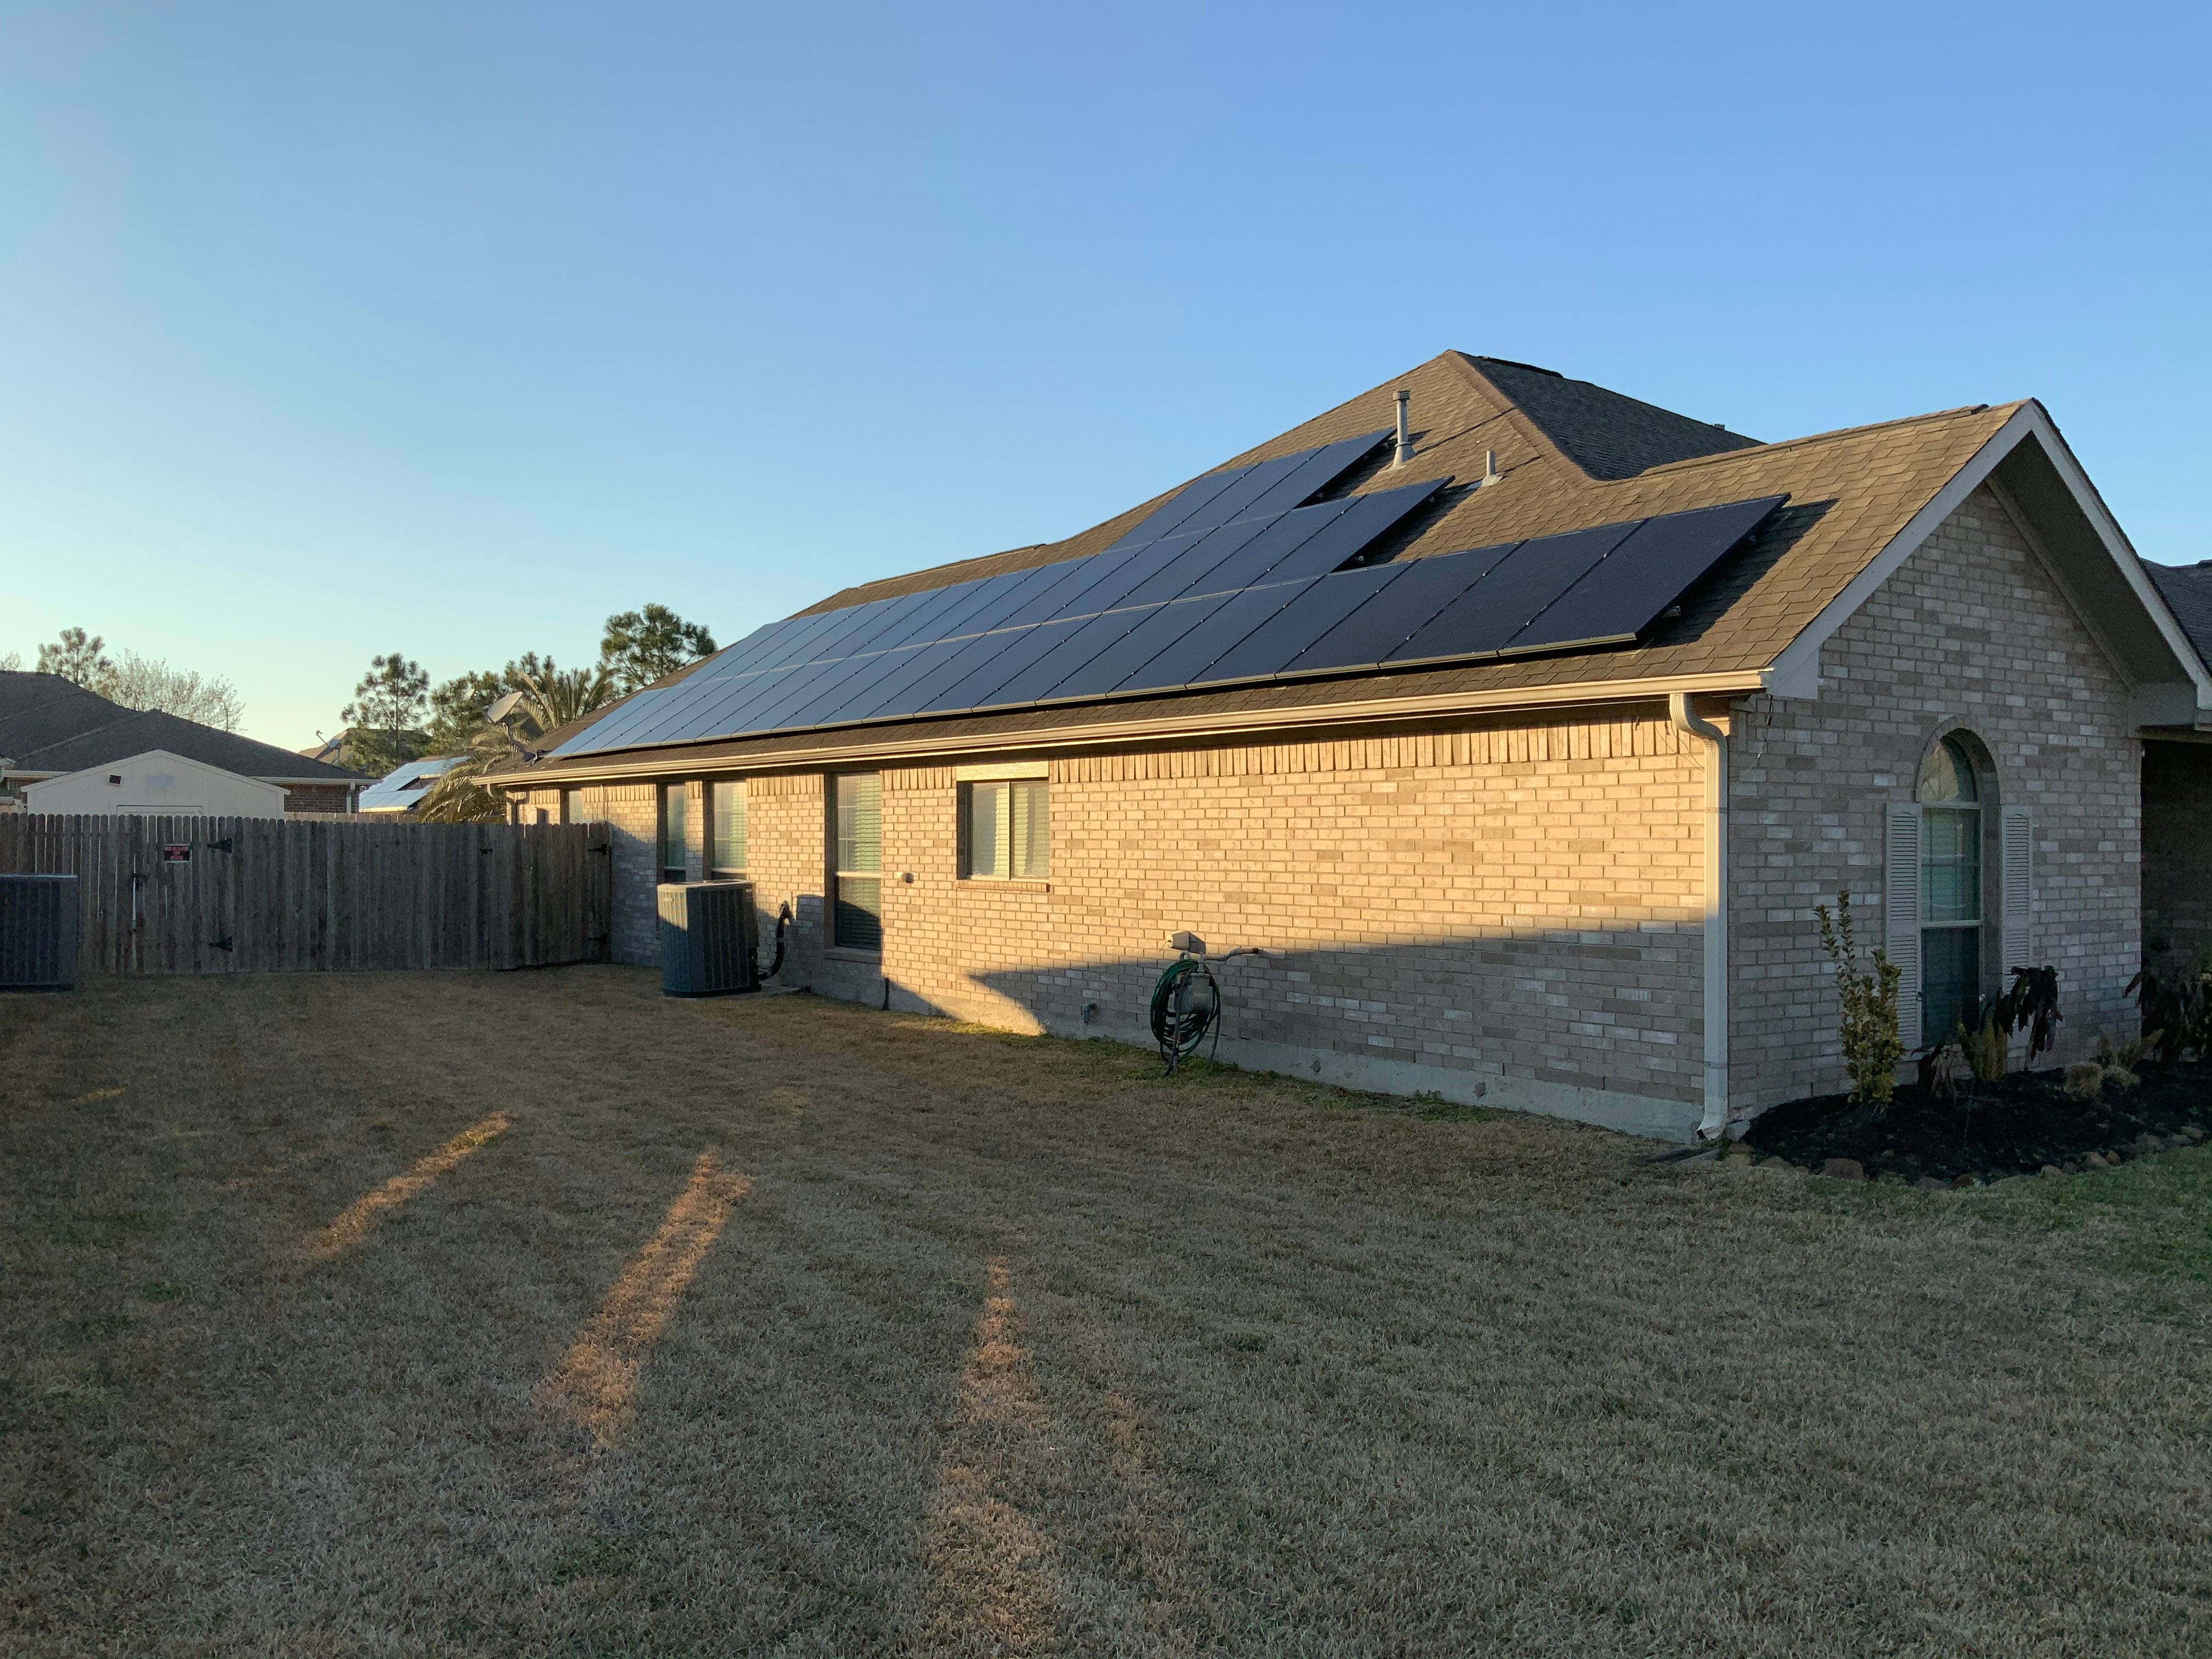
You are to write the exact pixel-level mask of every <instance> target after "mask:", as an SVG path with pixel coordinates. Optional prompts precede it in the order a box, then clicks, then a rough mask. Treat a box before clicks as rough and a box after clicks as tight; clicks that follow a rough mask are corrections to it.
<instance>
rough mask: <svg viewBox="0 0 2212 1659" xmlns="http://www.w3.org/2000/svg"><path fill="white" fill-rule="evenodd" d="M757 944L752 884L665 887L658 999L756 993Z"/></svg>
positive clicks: (697, 883) (704, 883)
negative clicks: (736, 992) (744, 992)
mask: <svg viewBox="0 0 2212 1659" xmlns="http://www.w3.org/2000/svg"><path fill="white" fill-rule="evenodd" d="M759 943H760V921H759V919H758V918H757V916H756V915H754V913H753V884H752V883H750V882H749V881H685V882H671V883H669V884H666V885H665V886H664V887H662V888H661V889H660V990H661V994H662V995H664V996H671V997H714V996H722V995H724V994H727V993H729V992H732V991H757V990H759V989H760V970H759V969H758V967H757V965H756V962H755V958H756V956H757V946H758V945H759Z"/></svg>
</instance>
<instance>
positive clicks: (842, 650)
mask: <svg viewBox="0 0 2212 1659" xmlns="http://www.w3.org/2000/svg"><path fill="white" fill-rule="evenodd" d="M974 597H975V595H974V593H973V592H972V590H971V589H970V586H969V584H968V583H966V582H956V583H955V584H954V585H953V586H950V587H936V588H932V589H930V590H929V591H927V592H922V593H913V594H909V595H908V596H907V597H906V598H905V599H894V600H892V601H891V607H892V608H891V610H890V613H889V614H888V615H887V616H886V617H885V618H884V621H883V622H881V623H878V625H877V626H875V627H873V628H870V629H864V630H862V631H860V632H859V633H855V634H851V635H847V636H846V637H845V638H843V639H842V640H839V641H836V649H835V651H834V652H829V653H824V654H829V655H836V656H840V657H848V656H852V655H854V653H858V652H862V651H896V650H897V649H898V648H899V647H901V646H902V645H919V644H921V642H922V641H925V640H934V639H939V638H942V637H943V636H942V635H940V634H939V632H938V631H937V623H938V622H939V619H940V618H942V617H951V615H953V614H954V613H955V612H957V611H961V610H963V609H964V608H965V607H966V605H968V603H969V600H970V599H973V598H974Z"/></svg>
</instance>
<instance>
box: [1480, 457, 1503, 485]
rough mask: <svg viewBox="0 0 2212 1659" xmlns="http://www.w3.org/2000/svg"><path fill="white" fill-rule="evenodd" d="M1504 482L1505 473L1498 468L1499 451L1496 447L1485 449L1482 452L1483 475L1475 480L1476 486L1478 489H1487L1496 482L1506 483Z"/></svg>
mask: <svg viewBox="0 0 2212 1659" xmlns="http://www.w3.org/2000/svg"><path fill="white" fill-rule="evenodd" d="M1504 482H1505V475H1504V473H1503V472H1500V471H1498V452H1497V451H1496V450H1494V449H1486V450H1484V451H1483V452H1482V476H1481V477H1480V478H1477V479H1476V480H1475V481H1474V487H1475V488H1476V489H1489V488H1490V486H1491V485H1492V484H1494V483H1504Z"/></svg>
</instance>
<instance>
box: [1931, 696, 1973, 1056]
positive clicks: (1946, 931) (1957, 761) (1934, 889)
mask: <svg viewBox="0 0 2212 1659" xmlns="http://www.w3.org/2000/svg"><path fill="white" fill-rule="evenodd" d="M1917 794H1918V796H1919V799H1920V952H1921V1007H1922V1009H1923V1031H1924V1033H1925V1040H1926V1041H1928V1042H1942V1040H1943V1039H1944V1038H1946V1037H1948V1036H1950V1035H1951V1034H1952V1032H1953V1031H1954V1030H1955V1029H1957V1028H1958V1027H1959V1026H1961V1025H1966V1026H1971V1025H1972V1024H1973V1023H1974V1018H1975V1016H1976V1015H1977V1014H1978V1013H1979V1012H1981V994H1982V808H1981V799H1980V791H1979V789H1978V787H1976V784H1975V781H1974V763H1973V760H1972V757H1970V756H1969V755H1968V754H1967V752H1966V745H1965V744H1962V743H1961V742H1960V740H1959V739H1958V738H1944V739H1943V740H1942V742H1941V743H1939V744H1936V747H1935V748H1934V749H1932V750H1929V755H1928V759H1927V761H1926V762H1925V763H1923V765H1922V766H1921V769H1920V781H1919V786H1918V788H1917Z"/></svg>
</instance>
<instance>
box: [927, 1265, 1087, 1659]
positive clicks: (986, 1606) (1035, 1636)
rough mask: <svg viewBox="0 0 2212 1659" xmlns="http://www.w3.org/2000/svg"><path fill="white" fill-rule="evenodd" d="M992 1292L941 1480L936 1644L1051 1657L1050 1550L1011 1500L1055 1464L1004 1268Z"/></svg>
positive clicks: (933, 1608)
mask: <svg viewBox="0 0 2212 1659" xmlns="http://www.w3.org/2000/svg"><path fill="white" fill-rule="evenodd" d="M987 1283H988V1293H987V1295H986V1296H985V1297H984V1299H983V1313H982V1316H981V1318H980V1319H978V1320H977V1321H976V1322H975V1347H974V1348H973V1350H971V1351H970V1352H969V1356H968V1364H967V1367H966V1370H964V1371H963V1373H962V1376H961V1378H960V1402H959V1406H958V1408H957V1414H956V1416H955V1417H954V1419H953V1423H952V1431H951V1438H950V1440H949V1442H948V1443H947V1445H946V1447H945V1455H944V1459H943V1461H942V1462H940V1463H939V1468H938V1476H937V1493H936V1502H935V1504H934V1506H933V1512H932V1515H931V1517H930V1538H929V1547H928V1565H929V1569H930V1579H931V1583H930V1596H929V1609H930V1621H929V1623H930V1628H929V1637H930V1638H931V1644H932V1645H933V1646H934V1647H937V1648H939V1649H943V1650H951V1651H956V1652H961V1653H972V1652H975V1651H977V1650H978V1649H979V1648H981V1649H982V1650H984V1651H988V1652H992V1653H996V1654H1006V1655H1019V1654H1042V1653H1051V1652H1056V1651H1058V1650H1059V1649H1060V1640H1059V1623H1060V1584H1059V1575H1058V1572H1057V1571H1056V1569H1055V1566H1054V1561H1053V1546H1052V1541H1051V1540H1050V1539H1049V1538H1048V1537H1046V1535H1045V1534H1044V1533H1043V1531H1042V1529H1041V1528H1039V1527H1038V1526H1037V1524H1036V1521H1035V1520H1034V1519H1032V1518H1031V1517H1030V1516H1029V1515H1028V1514H1026V1513H1025V1512H1024V1510H1022V1509H1021V1507H1020V1506H1019V1505H1018V1504H1016V1503H1014V1502H1013V1501H1012V1499H1011V1498H1009V1497H1008V1495H1007V1493H1008V1492H1009V1490H1010V1489H1011V1488H1012V1486H1014V1484H1015V1482H1016V1480H1017V1479H1018V1474H1019V1472H1020V1470H1021V1469H1022V1468H1024V1465H1027V1464H1030V1463H1033V1462H1037V1461H1040V1460H1042V1459H1043V1458H1046V1457H1048V1456H1050V1455H1051V1454H1052V1447H1051V1444H1050V1442H1049V1439H1048V1431H1049V1428H1050V1422H1049V1419H1048V1418H1047V1416H1046V1414H1045V1409H1044V1401H1043V1399H1042V1396H1041V1395H1040V1394H1039V1392H1038V1389H1037V1384H1036V1376H1035V1374H1034V1371H1033V1370H1032V1367H1031V1363H1030V1352H1029V1350H1028V1349H1027V1348H1025V1347H1024V1346H1022V1341H1021V1339H1022V1336H1023V1334H1024V1333H1023V1329H1022V1315H1021V1308H1020V1305H1019V1304H1018V1303H1017V1302H1016V1301H1015V1300H1014V1297H1013V1295H1012V1273H1011V1272H1010V1270H1009V1268H1008V1267H1007V1264H1006V1259H1005V1258H1004V1257H1003V1256H994V1257H993V1258H992V1259H991V1261H990V1263H989V1267H988V1278H987ZM984 1644H988V1645H987V1646H984Z"/></svg>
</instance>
